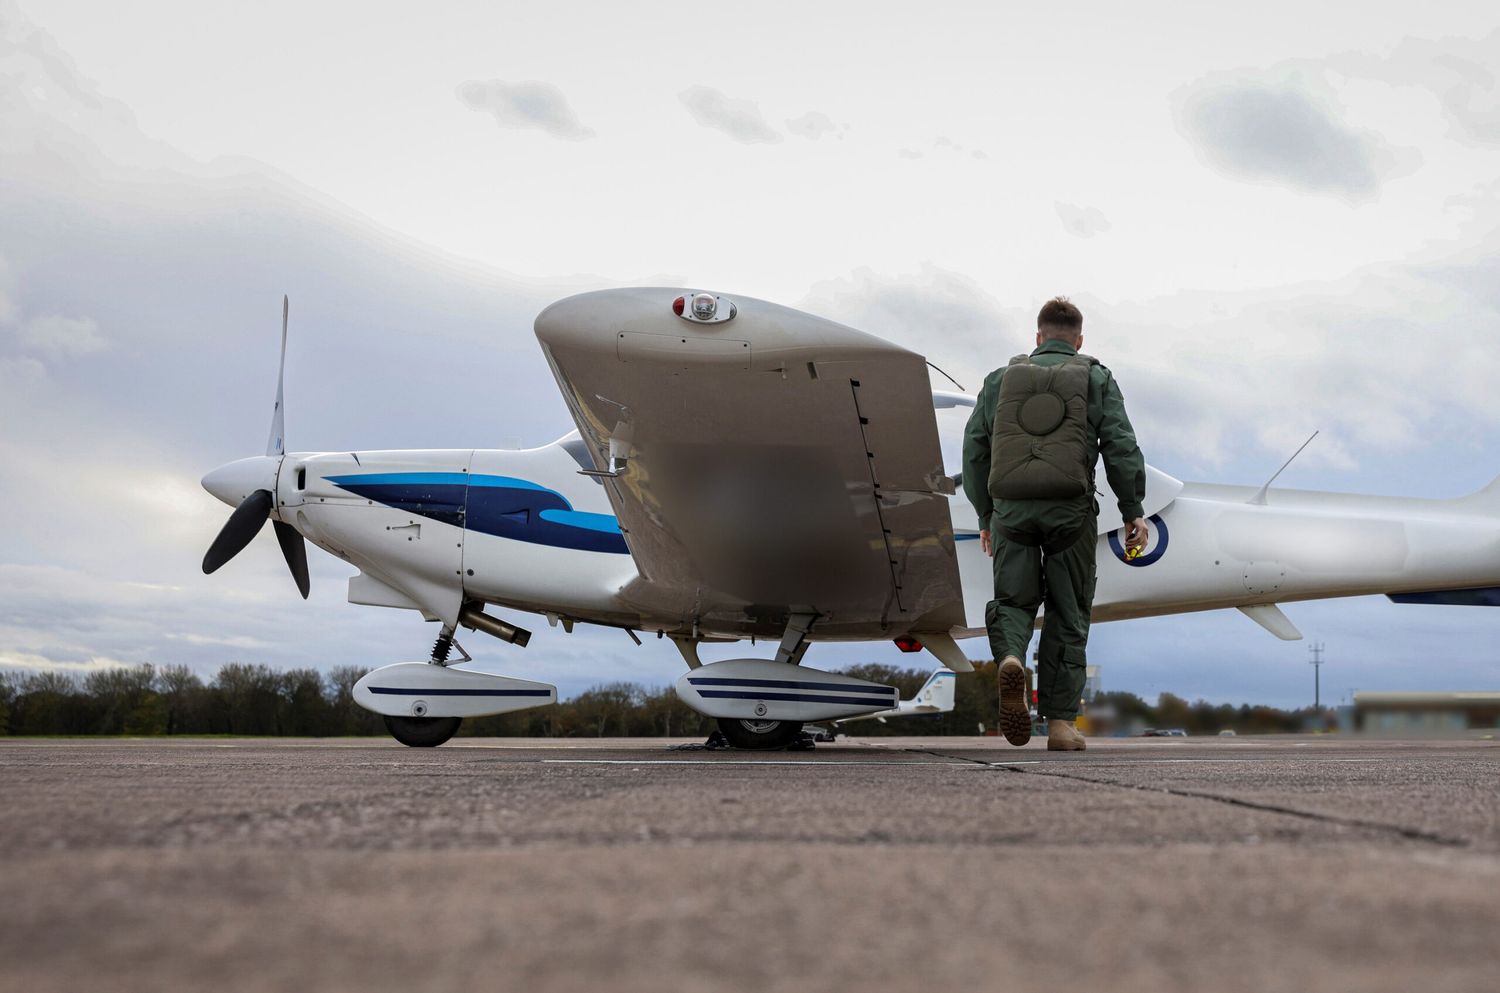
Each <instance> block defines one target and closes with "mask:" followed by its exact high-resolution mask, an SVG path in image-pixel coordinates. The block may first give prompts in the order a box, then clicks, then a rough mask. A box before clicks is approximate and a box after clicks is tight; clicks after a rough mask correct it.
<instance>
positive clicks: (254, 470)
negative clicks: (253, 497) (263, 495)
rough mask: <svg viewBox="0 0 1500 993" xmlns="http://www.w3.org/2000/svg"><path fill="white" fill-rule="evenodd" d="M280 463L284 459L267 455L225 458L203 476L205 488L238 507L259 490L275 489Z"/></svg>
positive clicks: (272, 490)
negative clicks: (226, 459) (233, 460)
mask: <svg viewBox="0 0 1500 993" xmlns="http://www.w3.org/2000/svg"><path fill="white" fill-rule="evenodd" d="M280 463H281V459H279V458H271V457H269V456H265V455H257V456H255V457H254V458H248V459H240V460H238V461H236V462H226V463H225V464H224V465H221V466H219V467H218V468H217V469H215V470H213V471H212V472H210V473H209V474H208V475H206V476H204V477H203V488H204V489H205V490H207V491H208V492H210V493H212V494H213V495H214V496H215V497H217V498H218V499H220V500H222V501H224V502H225V503H227V504H229V506H231V507H238V506H239V505H240V504H241V503H242V502H244V499H245V497H247V496H249V495H250V494H251V493H254V492H255V491H256V490H270V491H271V492H272V493H275V492H276V470H277V468H278V466H279V465H280Z"/></svg>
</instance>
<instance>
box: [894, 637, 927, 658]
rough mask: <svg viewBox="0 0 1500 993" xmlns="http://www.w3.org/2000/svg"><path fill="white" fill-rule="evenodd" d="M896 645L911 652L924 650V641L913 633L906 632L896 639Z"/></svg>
mask: <svg viewBox="0 0 1500 993" xmlns="http://www.w3.org/2000/svg"><path fill="white" fill-rule="evenodd" d="M896 647H897V648H899V649H901V650H902V651H903V652H907V653H908V654H909V653H911V652H920V651H921V650H922V643H921V642H920V641H918V640H917V639H916V638H913V637H912V636H911V635H909V634H904V635H902V636H901V637H899V638H897V639H896Z"/></svg>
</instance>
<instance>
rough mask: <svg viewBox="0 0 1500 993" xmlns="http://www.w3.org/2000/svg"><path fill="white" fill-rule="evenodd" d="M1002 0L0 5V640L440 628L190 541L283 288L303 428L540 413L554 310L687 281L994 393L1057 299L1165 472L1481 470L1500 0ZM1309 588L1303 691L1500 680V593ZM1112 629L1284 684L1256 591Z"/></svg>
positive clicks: (1289, 676) (291, 379) (1320, 474)
mask: <svg viewBox="0 0 1500 993" xmlns="http://www.w3.org/2000/svg"><path fill="white" fill-rule="evenodd" d="M1000 6H1001V5H990V4H978V3H944V2H934V3H929V4H924V5H921V6H920V7H919V8H913V7H911V6H910V5H879V4H870V3H868V2H865V3H849V4H838V3H827V4H817V5H809V4H806V3H795V4H793V3H788V4H778V3H765V4H761V5H757V7H756V8H755V11H754V14H753V16H748V15H746V14H745V13H744V12H743V11H739V12H734V11H730V10H727V9H724V8H722V7H716V6H715V5H701V4H655V5H646V4H633V5H626V6H621V5H606V4H598V3H594V4H569V3H555V4H521V3H508V2H501V3H494V2H491V3H483V4H480V3H444V2H429V3H425V4H420V5H414V4H385V3H362V4H357V5H356V4H352V3H349V4H345V3H327V4H318V5H309V4H306V3H282V2H274V0H272V2H266V3H261V4H257V5H252V6H246V5H243V4H218V3H204V2H202V0H194V2H145V3H140V4H128V5H119V4H103V3H99V2H97V0H93V2H85V0H45V2H41V0H0V506H3V507H4V508H5V510H6V512H7V522H8V527H7V528H6V529H5V536H4V538H3V539H0V665H7V666H13V667H16V666H20V667H30V668H36V667H43V666H68V667H87V666H92V665H102V664H109V663H111V662H126V663H134V662H146V661H154V662H163V663H171V662H186V663H188V664H191V665H195V666H198V667H201V668H203V669H205V670H209V669H212V668H213V667H215V666H217V665H218V664H220V663H222V662H224V661H231V660H246V661H265V662H268V663H271V664H275V665H318V666H331V665H336V664H350V663H353V664H366V665H374V664H378V663H383V662H386V661H394V660H396V659H395V657H393V652H395V653H397V654H398V656H400V657H405V656H410V657H420V656H421V654H422V653H423V652H424V651H425V647H426V642H427V640H428V639H429V638H430V636H431V634H432V632H431V630H430V629H429V628H428V627H425V626H423V625H421V624H419V623H417V622H416V621H414V620H413V619H412V618H411V617H409V616H408V615H406V614H404V613H403V612H395V611H382V610H379V609H375V608H356V607H352V606H349V605H347V604H344V603H343V599H344V592H345V590H344V581H345V579H346V578H347V576H348V569H347V567H346V566H344V565H343V564H342V563H338V562H336V561H334V560H333V559H331V558H330V557H328V556H326V555H321V554H319V553H315V555H314V561H313V563H312V564H313V587H314V591H313V597H312V599H311V601H310V602H308V603H303V602H302V601H301V600H300V599H299V598H298V597H297V596H296V594H295V592H294V590H293V589H292V586H291V582H290V580H289V579H288V578H287V577H286V575H285V572H284V566H283V565H282V564H281V562H280V558H279V556H278V555H277V553H276V550H275V546H274V542H273V541H272V540H271V539H270V537H269V532H268V533H267V535H266V536H264V537H262V538H261V539H258V541H257V543H256V544H255V545H253V546H252V547H251V549H250V550H248V551H247V552H246V553H244V554H243V555H242V556H241V557H240V558H239V559H237V560H236V561H235V563H234V564H233V566H231V567H227V568H226V569H225V570H223V571H221V572H220V573H218V574H216V575H215V576H213V577H204V576H202V575H201V574H200V572H199V568H198V564H199V561H200V559H201V556H202V551H203V549H204V548H205V547H206V546H207V544H208V542H209V541H210V540H211V539H212V537H213V534H214V533H215V532H216V530H217V529H218V527H219V526H220V524H221V523H222V521H223V519H224V516H225V513H226V509H225V508H224V507H222V506H221V505H219V504H217V503H216V502H215V501H213V500H212V498H210V497H208V496H207V494H205V493H203V492H202V491H201V490H200V489H199V488H198V485H197V480H198V478H199V477H200V476H201V475H202V473H203V472H204V471H206V470H207V469H209V468H212V467H213V466H214V465H217V464H219V463H220V462H223V461H226V460H228V459H230V458H234V457H239V456H241V455H245V454H254V453H255V452H256V451H258V449H259V446H260V444H261V440H262V439H263V438H264V436H265V430H266V422H267V419H268V416H269V411H268V407H269V401H270V396H271V393H272V391H273V390H274V385H273V382H274V377H275V361H276V355H275V345H276V343H275V335H276V333H277V327H276V325H277V320H278V317H279V314H278V309H279V302H280V299H279V298H280V295H281V294H282V293H283V292H286V293H289V294H290V295H291V297H292V301H293V303H292V344H291V349H290V356H289V360H288V362H289V367H288V373H287V397H288V402H287V409H288V412H287V432H288V444H289V446H290V447H292V448H301V449H314V450H320V449H333V450H337V449H346V448H380V447H467V446H478V447H506V446H514V445H518V444H520V445H533V444H540V443H544V442H546V441H549V440H552V439H553V438H555V437H557V436H559V435H561V434H562V433H564V432H565V431H566V430H568V429H569V427H570V426H571V425H570V422H569V420H568V417H567V413H566V411H565V409H564V407H563V405H562V403H561V401H560V400H559V399H558V397H557V396H556V391H555V388H554V387H553V385H552V382H551V377H550V375H549V374H548V373H547V371H546V368H545V366H544V364H543V363H542V361H541V357H540V355H539V353H538V351H537V348H536V345H535V341H534V338H533V337H532V334H531V319H532V317H533V316H534V314H535V313H536V312H537V310H539V309H540V308H541V307H542V306H544V305H545V304H546V303H547V302H548V301H550V300H552V299H555V298H557V297H559V296H562V295H565V294H567V293H571V292H575V291H578V290H583V289H589V288H596V287H599V286H603V285H614V284H634V283H644V282H651V283H659V282H668V283H674V284H676V283H681V284H683V285H687V284H693V285H702V286H711V287H715V288H718V289H722V290H727V291H732V292H735V293H740V294H744V295H750V296H759V297H764V298H768V299H772V300H776V301H778V302H783V303H788V304H792V305H795V306H801V307H804V308H806V309H809V310H812V311H814V312H816V313H819V314H823V315H826V316H829V317H832V318H835V319H838V320H842V321H845V322H848V323H851V324H854V325H855V326H858V327H861V328H863V329H865V330H869V331H872V332H874V333H877V334H882V335H885V336H887V337H890V338H892V339H894V340H897V341H900V342H902V343H903V344H906V345H909V346H911V347H913V348H916V349H918V350H920V351H922V352H923V353H925V354H926V355H928V356H929V357H930V358H931V359H932V360H933V361H935V362H937V363H938V364H939V365H942V366H944V368H947V369H948V370H949V371H950V372H952V373H953V374H954V375H956V376H957V377H958V378H959V379H960V380H961V381H964V382H965V383H966V385H971V386H972V385H973V384H977V382H978V381H979V379H980V378H981V377H982V376H983V374H984V373H985V372H986V371H988V369H989V368H991V367H992V366H993V365H995V364H998V363H999V362H1000V361H1003V359H1004V358H1005V357H1007V356H1009V355H1011V354H1013V353H1014V352H1016V351H1017V350H1019V349H1020V348H1021V347H1022V346H1023V344H1024V340H1025V329H1026V326H1027V323H1028V320H1029V319H1030V317H1031V315H1033V314H1034V313H1035V311H1036V308H1037V306H1038V304H1039V303H1040V301H1042V300H1043V299H1045V298H1047V297H1049V296H1052V295H1053V294H1056V293H1067V294H1070V295H1071V296H1073V297H1074V299H1076V300H1078V301H1079V302H1080V303H1081V304H1082V305H1083V307H1084V310H1085V312H1086V314H1087V317H1088V342H1089V350H1090V351H1091V352H1093V353H1095V354H1097V355H1099V356H1100V357H1101V358H1102V359H1103V360H1104V361H1105V362H1106V363H1107V364H1109V365H1110V366H1111V367H1112V368H1113V369H1114V370H1115V372H1116V375H1117V376H1118V378H1119V379H1120V381H1121V382H1122V384H1123V386H1124V390H1125V393H1126V397H1127V399H1128V401H1129V403H1130V407H1131V411H1132V414H1133V416H1134V418H1135V420H1136V423H1137V428H1138V431H1139V434H1140V437H1141V441H1142V445H1143V447H1144V448H1145V450H1146V453H1147V457H1148V458H1149V459H1150V460H1151V461H1152V462H1153V463H1154V464H1156V465H1157V466H1159V467H1160V468H1162V469H1163V470H1165V471H1167V472H1169V473H1172V474H1173V475H1176V476H1178V477H1181V478H1187V479H1208V480H1216V481H1220V480H1221V481H1229V482H1239V483H1250V484H1259V483H1260V482H1262V481H1263V480H1264V478H1265V477H1266V476H1267V475H1268V474H1269V473H1270V472H1271V471H1272V470H1274V468H1275V467H1276V466H1277V465H1279V464H1280V463H1281V462H1282V461H1283V460H1284V459H1285V457H1286V456H1287V455H1288V454H1290V452H1291V451H1292V450H1293V449H1295V447H1296V446H1297V445H1298V444H1300V442H1301V441H1302V440H1303V439H1304V438H1305V437H1306V436H1307V435H1308V434H1309V433H1310V432H1311V431H1312V430H1313V429H1315V428H1316V429H1320V430H1321V431H1322V434H1321V435H1320V436H1319V438H1318V440H1317V441H1316V442H1314V444H1313V446H1312V447H1311V448H1309V449H1308V451H1307V452H1306V453H1305V454H1304V455H1303V456H1302V457H1301V458H1300V459H1299V460H1298V462H1297V463H1296V464H1295V465H1294V466H1293V467H1292V468H1291V469H1290V470H1288V472H1287V474H1286V475H1285V476H1283V477H1282V480H1281V481H1280V482H1281V483H1284V484H1286V485H1291V486H1299V487H1306V488H1315V489H1330V490H1344V491H1352V492H1373V493H1392V494H1412V495H1422V496H1438V497H1441V496H1454V495H1458V494H1460V493H1464V492H1468V491H1471V490H1474V489H1477V488H1479V487H1480V486H1482V485H1484V484H1485V483H1487V482H1488V481H1489V480H1491V479H1492V478H1494V477H1495V476H1496V475H1497V474H1500V441H1497V440H1496V439H1497V433H1500V391H1497V390H1496V389H1495V388H1494V385H1493V384H1494V383H1495V382H1497V380H1500V356H1497V351H1500V349H1497V346H1500V289H1497V287H1500V13H1497V12H1496V11H1495V10H1494V9H1493V8H1492V7H1491V6H1489V5H1484V4H1476V3H1463V4H1445V3H1428V4H1424V5H1421V6H1420V7H1413V6H1412V5H1389V6H1390V8H1391V10H1389V11H1384V10H1379V9H1376V5H1370V4H1354V3H1330V4H1322V5H1309V4H1306V3H1305V2H1298V3H1278V2H1271V3H1261V4H1256V5H1241V6H1240V7H1239V8H1237V9H1232V10H1225V11H1215V12H1213V13H1209V12H1208V11H1207V10H1206V9H1195V10H1194V11H1192V12H1184V10H1183V8H1182V7H1181V5H1180V4H1165V3H1163V4H1153V3H1144V4H1141V3H1138V4H1132V5H1129V7H1128V9H1126V8H1122V7H1120V6H1119V5H1113V4H1103V3H1099V4H1092V5H1087V6H1079V5H1070V6H1069V7H1068V8H1067V9H1066V10H1062V9H1058V10H1048V11H1040V10H1025V11H1020V12H1005V11H1003V10H1000V9H999V7H1000ZM1381 6H1385V5H1381ZM1090 8H1092V9H1090ZM1287 612H1288V614H1289V615H1290V616H1291V617H1292V618H1293V620H1294V621H1295V622H1296V623H1297V624H1298V625H1299V626H1300V627H1301V628H1302V630H1303V631H1304V632H1305V633H1306V634H1308V635H1309V637H1310V638H1312V639H1316V640H1320V641H1323V642H1325V643H1326V644H1327V646H1328V657H1329V660H1330V661H1329V664H1328V665H1327V666H1326V667H1325V669H1324V685H1325V691H1326V692H1325V698H1326V699H1331V700H1334V701H1337V700H1338V699H1339V697H1341V696H1344V695H1346V694H1347V693H1348V691H1349V690H1350V689H1351V688H1355V687H1359V688H1369V689H1375V688H1414V687H1424V686H1425V687H1433V686H1436V687H1443V688H1493V687H1494V686H1496V685H1497V684H1500V658H1497V655H1500V653H1497V652H1496V651H1495V650H1494V648H1493V647H1492V646H1493V645H1494V643H1495V642H1496V638H1495V636H1496V635H1497V634H1500V611H1484V610H1480V609H1473V608H1453V607H1434V608H1427V607H1398V606H1394V605H1391V604H1389V603H1387V602H1386V601H1384V600H1383V599H1359V600H1350V601H1341V602H1333V603H1324V604H1302V605H1292V606H1291V607H1289V608H1288V611H1287ZM471 640H473V639H471ZM470 647H471V649H479V650H481V651H482V656H483V657H484V658H485V659H487V660H489V661H494V662H495V663H496V664H497V665H498V664H503V665H504V667H505V669H506V670H507V671H510V672H513V673H515V674H517V675H523V676H530V677H533V678H540V679H547V680H550V681H553V682H556V683H557V684H558V685H559V686H560V687H562V688H563V690H564V691H565V692H576V691H577V690H579V689H582V688H584V687H586V686H588V685H590V684H592V683H594V682H597V681H601V680H606V679H617V678H631V679H638V680H641V681H645V682H652V683H660V682H666V681H667V680H669V679H671V678H674V677H675V676H676V674H677V672H678V670H679V667H680V662H679V661H678V659H677V656H676V653H675V652H674V651H673V650H671V648H670V647H669V646H666V645H665V644H664V643H663V644H654V643H650V642H648V643H647V645H646V646H645V647H643V648H640V649H637V648H635V647H634V646H633V645H632V644H631V643H630V642H629V641H628V640H627V639H626V638H625V637H624V636H623V635H621V634H619V633H617V632H584V631H582V629H580V633H577V634H574V635H573V636H571V637H567V636H564V635H562V634H561V633H560V632H558V633H539V635H538V637H537V638H536V639H535V640H534V641H533V643H532V645H531V647H530V648H528V649H526V650H525V651H524V652H515V651H514V650H510V649H506V648H504V647H502V646H498V645H495V644H484V643H481V642H477V641H476V642H475V643H474V644H473V645H471V646H470ZM969 647H970V651H971V653H973V654H982V653H983V651H984V649H983V646H982V645H981V644H979V643H975V644H973V645H971V646H969ZM1091 655H1092V657H1093V660H1094V661H1097V662H1099V663H1101V664H1103V665H1104V674H1105V675H1104V678H1105V683H1106V685H1107V687H1109V688H1114V689H1129V690H1133V691H1136V692H1140V693H1142V694H1145V695H1148V696H1154V695H1155V694H1156V693H1157V692H1160V691H1162V690H1172V691H1174V692H1178V693H1181V694H1184V695H1188V696H1204V697H1207V698H1209V699H1213V700H1229V701H1234V702H1239V701H1244V700H1254V701H1266V702H1272V703H1281V704H1296V703H1301V702H1304V700H1306V698H1307V697H1308V696H1309V693H1310V683H1311V679H1310V671H1309V670H1308V667H1307V666H1306V665H1305V662H1306V650H1305V647H1304V646H1303V645H1301V644H1298V643H1292V644H1286V643H1281V642H1277V641H1274V640H1273V639H1271V638H1270V637H1269V636H1268V635H1266V634H1265V633H1264V632H1262V631H1261V630H1260V629H1259V628H1256V627H1255V626H1254V625H1252V624H1251V623H1250V622H1249V621H1247V620H1245V619H1244V618H1243V617H1241V616H1240V615H1239V614H1238V613H1235V612H1227V613H1212V614H1204V615H1197V616H1192V617H1187V618H1171V619H1158V620H1152V621H1140V622H1129V623H1124V624H1116V625H1103V626H1101V627H1099V628H1098V629H1096V631H1095V634H1094V640H1093V644H1092V646H1091ZM825 658H826V660H827V661H828V662H829V663H830V664H834V665H837V664H842V663H845V662H853V661H859V660H880V661H893V662H895V661H903V659H902V657H901V656H899V655H897V654H896V653H895V651H894V649H892V648H890V647H889V646H881V645H873V646H868V647H865V648H849V649H839V650H829V651H827V652H826V655H825ZM905 661H908V662H909V661H911V660H910V659H909V658H908V659H905Z"/></svg>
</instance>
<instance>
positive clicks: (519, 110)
mask: <svg viewBox="0 0 1500 993" xmlns="http://www.w3.org/2000/svg"><path fill="white" fill-rule="evenodd" d="M458 98H459V99H460V100H462V101H463V103H464V105H465V106H467V107H469V108H470V109H471V110H483V111H488V112H489V113H490V114H492V115H493V116H494V118H495V120H496V121H497V122H499V124H500V126H501V127H504V128H528V129H531V130H535V131H543V132H546V133H547V134H550V135H552V136H553V137H554V138H564V139H567V140H568V141H582V140H584V139H585V138H592V137H593V136H594V132H593V131H592V130H590V129H589V128H586V127H584V126H583V124H582V123H581V122H580V121H579V120H578V115H577V114H575V113H573V108H572V107H571V106H569V104H568V98H567V97H566V96H564V95H563V91H562V90H560V89H558V88H557V87H556V86H554V85H552V84H551V83H543V82H540V81H537V80H526V81H524V82H517V83H510V82H506V81H504V80H500V79H492V80H489V81H487V82H477V81H473V80H470V81H469V82H466V83H464V84H462V85H461V86H459V88H458Z"/></svg>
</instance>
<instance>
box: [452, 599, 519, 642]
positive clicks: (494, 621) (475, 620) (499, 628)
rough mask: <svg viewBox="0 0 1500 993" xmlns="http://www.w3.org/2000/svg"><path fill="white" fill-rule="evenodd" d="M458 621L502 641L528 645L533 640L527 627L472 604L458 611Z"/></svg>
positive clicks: (470, 628)
mask: <svg viewBox="0 0 1500 993" xmlns="http://www.w3.org/2000/svg"><path fill="white" fill-rule="evenodd" d="M458 623H460V624H462V625H463V626H464V627H466V628H468V629H469V630H471V631H483V632H484V633H485V634H488V635H493V636H494V637H496V638H499V639H500V640H501V641H503V642H506V643H507V644H511V645H518V646H520V647H521V648H525V647H526V643H527V642H528V641H530V640H531V632H530V631H528V630H526V629H525V628H518V627H516V626H515V625H514V624H507V623H505V622H504V621H502V620H501V619H500V618H498V617H491V616H490V615H489V614H486V613H485V612H484V611H483V610H480V609H479V608H478V607H475V606H472V605H466V606H465V607H464V608H463V609H462V610H460V611H459V612H458Z"/></svg>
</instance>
